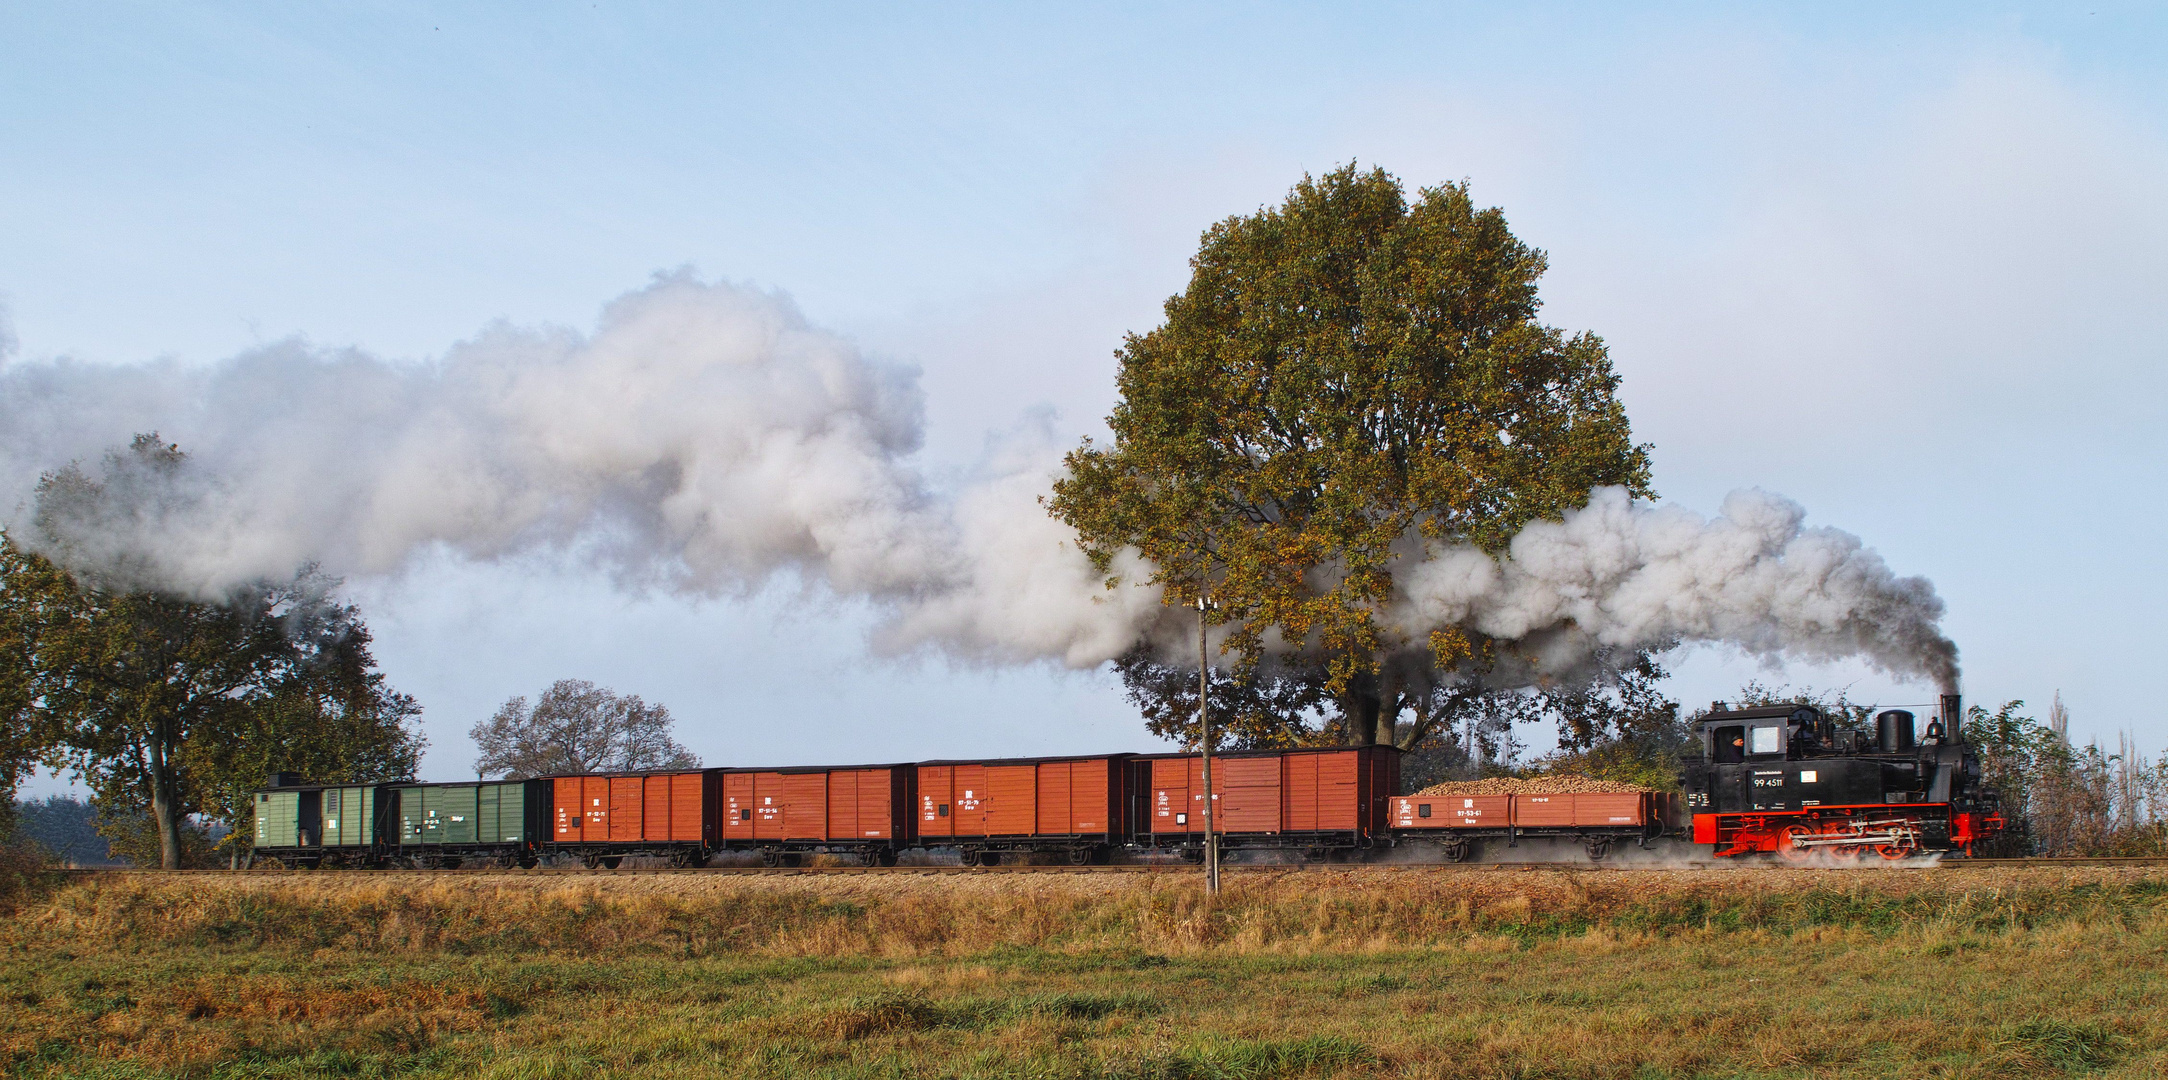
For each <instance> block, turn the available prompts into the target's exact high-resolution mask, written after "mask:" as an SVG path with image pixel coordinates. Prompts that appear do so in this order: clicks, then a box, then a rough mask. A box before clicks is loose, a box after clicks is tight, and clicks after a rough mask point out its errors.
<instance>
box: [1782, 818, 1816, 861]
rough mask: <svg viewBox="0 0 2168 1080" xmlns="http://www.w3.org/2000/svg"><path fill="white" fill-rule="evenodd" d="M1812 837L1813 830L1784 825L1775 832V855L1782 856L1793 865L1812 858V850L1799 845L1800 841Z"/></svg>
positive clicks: (1802, 826) (1801, 826) (1799, 826)
mask: <svg viewBox="0 0 2168 1080" xmlns="http://www.w3.org/2000/svg"><path fill="white" fill-rule="evenodd" d="M1813 835H1814V830H1813V829H1810V828H1808V827H1806V826H1805V825H1786V826H1785V827H1783V828H1782V829H1779V830H1777V854H1779V855H1782V856H1784V858H1785V860H1786V861H1789V862H1795V863H1803V862H1806V861H1807V860H1809V859H1812V858H1814V849H1813V848H1811V847H1806V846H1803V845H1802V844H1801V841H1803V840H1805V839H1807V838H1808V837H1810V836H1813Z"/></svg>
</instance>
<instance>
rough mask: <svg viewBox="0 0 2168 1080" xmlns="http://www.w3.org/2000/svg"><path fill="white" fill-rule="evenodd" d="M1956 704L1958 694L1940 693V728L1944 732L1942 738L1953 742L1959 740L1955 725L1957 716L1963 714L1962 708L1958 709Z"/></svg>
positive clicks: (1957, 702)
mask: <svg viewBox="0 0 2168 1080" xmlns="http://www.w3.org/2000/svg"><path fill="white" fill-rule="evenodd" d="M1958 706H1959V698H1958V695H1956V694H1944V695H1942V730H1943V732H1944V738H1947V739H1948V740H1949V741H1951V742H1953V743H1955V742H1958V741H1960V740H1959V739H1958V733H1959V732H1958V726H1957V725H1958V722H1959V717H1960V716H1961V715H1962V714H1963V710H1962V709H1960V708H1959V707H1958Z"/></svg>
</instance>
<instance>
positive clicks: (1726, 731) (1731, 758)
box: [1709, 727, 1746, 765]
mask: <svg viewBox="0 0 2168 1080" xmlns="http://www.w3.org/2000/svg"><path fill="white" fill-rule="evenodd" d="M1709 760H1711V761H1714V762H1716V763H1717V764H1719V765H1727V764H1737V763H1739V762H1741V761H1745V760H1746V728H1745V727H1720V728H1717V729H1716V738H1715V739H1714V740H1713V743H1712V745H1711V747H1710V753H1709Z"/></svg>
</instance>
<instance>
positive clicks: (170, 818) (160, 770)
mask: <svg viewBox="0 0 2168 1080" xmlns="http://www.w3.org/2000/svg"><path fill="white" fill-rule="evenodd" d="M168 750H169V747H167V746H166V742H165V740H164V739H163V738H161V737H159V736H158V735H157V734H153V735H152V737H151V740H150V751H151V754H150V757H151V761H150V766H151V820H152V822H154V823H156V824H157V826H158V865H159V867H160V868H161V869H166V870H178V869H180V868H181V827H180V821H179V819H178V815H177V811H178V809H179V807H178V806H177V805H176V804H177V802H178V800H176V799H175V798H174V797H173V765H172V755H171V754H170V753H169V752H168Z"/></svg>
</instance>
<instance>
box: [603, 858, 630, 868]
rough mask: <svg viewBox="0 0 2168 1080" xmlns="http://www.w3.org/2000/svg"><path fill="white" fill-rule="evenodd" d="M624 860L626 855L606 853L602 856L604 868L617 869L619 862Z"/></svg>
mask: <svg viewBox="0 0 2168 1080" xmlns="http://www.w3.org/2000/svg"><path fill="white" fill-rule="evenodd" d="M624 861H625V857H624V856H623V855H604V856H603V857H602V868H603V869H604V870H615V869H617V867H618V864H620V863H622V862H624Z"/></svg>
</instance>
